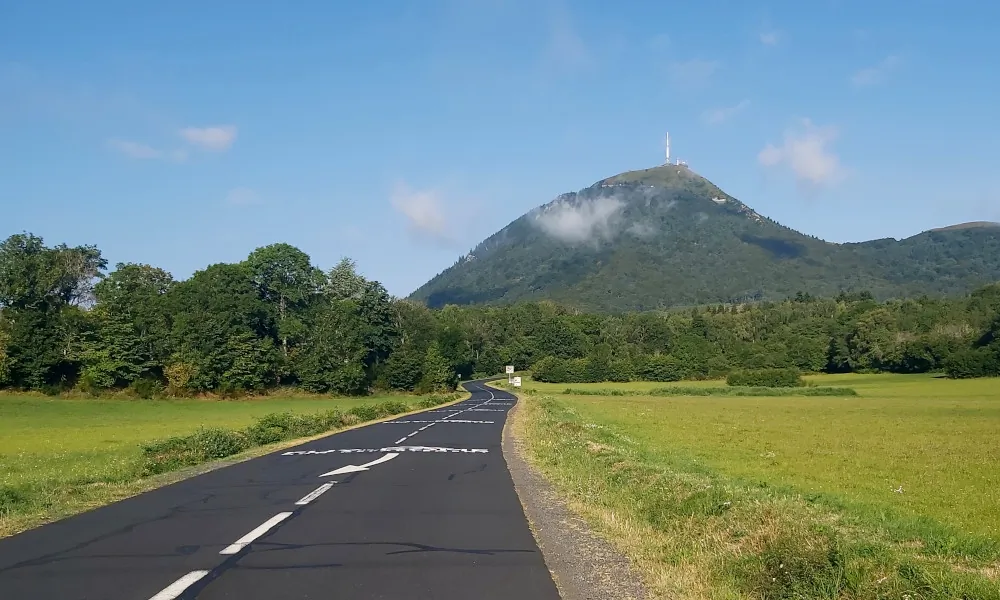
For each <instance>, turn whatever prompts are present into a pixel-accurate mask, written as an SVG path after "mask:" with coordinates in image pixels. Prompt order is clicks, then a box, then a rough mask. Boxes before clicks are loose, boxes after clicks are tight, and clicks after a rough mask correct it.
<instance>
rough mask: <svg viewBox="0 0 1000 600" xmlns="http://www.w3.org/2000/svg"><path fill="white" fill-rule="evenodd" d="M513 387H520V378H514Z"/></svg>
mask: <svg viewBox="0 0 1000 600" xmlns="http://www.w3.org/2000/svg"><path fill="white" fill-rule="evenodd" d="M514 387H521V378H520V377H515V378H514Z"/></svg>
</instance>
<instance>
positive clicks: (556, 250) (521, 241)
mask: <svg viewBox="0 0 1000 600" xmlns="http://www.w3.org/2000/svg"><path fill="white" fill-rule="evenodd" d="M996 280H1000V225H998V224H995V223H968V224H964V225H959V226H953V227H949V228H944V229H939V230H933V231H928V232H924V233H921V234H919V235H916V236H913V237H911V238H907V239H904V240H895V239H892V238H887V239H881V240H873V241H868V242H861V243H849V244H834V243H830V242H826V241H823V240H821V239H818V238H816V237H812V236H808V235H805V234H802V233H800V232H798V231H795V230H793V229H790V228H788V227H785V226H783V225H781V224H779V223H777V222H775V221H773V220H771V219H769V218H767V217H766V216H764V215H760V214H758V213H757V212H755V211H754V210H753V209H752V208H750V207H749V206H747V205H745V204H743V203H742V202H740V201H739V200H737V199H736V198H734V197H732V196H730V195H729V194H727V193H725V192H724V191H722V190H721V189H719V188H718V186H716V185H714V184H713V183H711V182H710V181H708V180H707V179H705V178H704V177H702V176H700V175H698V174H697V173H695V172H694V171H692V170H690V169H689V168H687V167H686V166H680V165H665V166H661V167H656V168H652V169H645V170H641V171H630V172H627V173H622V174H620V175H616V176H614V177H610V178H608V179H604V180H601V181H599V182H597V183H596V184H594V185H592V186H590V187H588V188H586V189H583V190H581V191H579V192H575V193H568V194H563V195H561V196H559V197H558V198H556V199H555V200H553V201H551V202H549V203H548V204H545V205H543V206H540V207H538V208H536V209H534V210H532V211H530V212H528V213H527V214H525V215H523V216H521V217H520V218H518V219H517V220H515V221H514V222H512V223H510V224H509V225H507V226H506V227H504V228H503V229H501V230H500V231H498V232H497V233H495V234H493V235H492V236H490V237H489V238H487V239H486V240H484V241H483V242H482V243H480V244H479V245H478V246H477V247H476V248H475V249H474V250H473V251H472V252H470V253H469V254H467V255H465V256H463V257H462V258H460V259H459V260H458V261H457V262H456V263H455V264H454V265H452V266H451V267H449V268H448V269H446V270H445V271H443V272H442V273H440V274H439V275H437V276H436V277H434V278H433V279H431V280H430V281H429V282H427V283H426V284H424V285H423V286H421V287H420V288H419V289H417V290H416V291H415V292H413V294H412V295H411V299H414V300H418V301H422V302H425V303H427V304H428V305H430V306H432V307H437V306H443V305H445V304H501V303H510V302H515V301H520V300H541V299H547V300H553V301H556V302H559V303H563V304H567V305H570V306H576V307H579V308H581V309H588V310H600V311H620V310H651V309H662V308H668V307H673V306H683V305H693V304H705V303H717V302H741V301H748V300H762V299H768V300H771V299H781V298H784V297H787V296H790V295H794V294H795V293H796V292H798V291H804V292H809V293H811V294H813V295H824V296H830V295H835V294H837V293H838V292H841V291H860V290H869V291H871V292H872V293H873V294H875V295H876V296H877V297H880V298H887V297H895V296H903V295H919V294H924V293H926V294H951V293H961V292H965V291H967V290H969V289H971V288H973V287H975V286H978V285H982V284H984V283H988V282H991V281H996Z"/></svg>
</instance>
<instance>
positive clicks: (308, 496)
mask: <svg viewBox="0 0 1000 600" xmlns="http://www.w3.org/2000/svg"><path fill="white" fill-rule="evenodd" d="M334 483H336V482H335V481H331V482H330V483H324V484H323V485H321V486H319V487H318V488H316V489H315V490H313V491H311V492H309V493H308V494H306V495H305V496H303V497H302V499H301V500H299V501H298V502H296V503H295V504H296V505H298V506H305V505H306V504H309V503H310V502H312V501H313V500H315V499H316V498H319V497H320V496H322V495H323V494H324V493H326V491H327V490H329V489H330V488H332V487H333V484H334Z"/></svg>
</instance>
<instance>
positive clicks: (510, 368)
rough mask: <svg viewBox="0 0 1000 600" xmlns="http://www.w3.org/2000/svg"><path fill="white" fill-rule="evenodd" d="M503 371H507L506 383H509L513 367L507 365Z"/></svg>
mask: <svg viewBox="0 0 1000 600" xmlns="http://www.w3.org/2000/svg"><path fill="white" fill-rule="evenodd" d="M505 370H506V371H507V383H510V376H511V375H513V374H514V365H507V367H506V368H505Z"/></svg>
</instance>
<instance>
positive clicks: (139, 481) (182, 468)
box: [0, 392, 467, 537]
mask: <svg viewBox="0 0 1000 600" xmlns="http://www.w3.org/2000/svg"><path fill="white" fill-rule="evenodd" d="M465 397H467V393H464V392H461V393H455V394H451V395H436V396H426V397H423V398H413V397H405V396H397V397H392V398H388V399H385V400H381V401H379V402H374V403H372V402H367V403H366V402H364V401H363V400H359V399H355V398H346V399H340V398H336V399H330V398H327V399H324V400H317V399H306V400H302V399H264V400H247V401H232V402H230V401H226V402H219V401H206V400H185V401H128V400H100V401H98V400H65V399H39V398H33V397H27V398H8V399H4V400H0V417H2V418H0V434H3V435H0V452H2V454H0V537H5V536H10V535H14V534H16V533H19V532H21V531H24V530H26V529H30V528H32V527H36V526H38V525H41V524H44V523H47V522H50V521H54V520H58V519H61V518H65V517H67V516H70V515H73V514H77V513H80V512H83V511H86V510H90V509H92V508H96V507H98V506H102V505H105V504H110V503H112V502H116V501H118V500H122V499H124V498H128V497H130V496H134V495H136V494H139V493H142V492H145V491H148V490H151V489H154V488H157V487H160V486H163V485H166V484H169V483H172V482H174V481H178V480H180V479H183V478H185V477H188V476H193V475H196V474H198V473H201V472H204V471H206V470H210V469H211V468H213V467H214V466H224V464H229V463H231V462H234V461H238V460H244V459H247V458H253V457H254V456H259V455H261V454H266V453H267V452H271V451H274V450H275V449H279V448H282V447H287V446H291V445H295V444H298V443H301V442H303V441H305V439H303V438H309V437H322V436H325V435H329V434H330V433H331V432H334V431H339V430H346V429H351V428H354V427H359V426H363V425H367V424H370V423H372V422H375V421H377V420H380V419H385V418H389V417H393V416H398V415H400V414H405V413H407V412H416V411H419V410H425V409H427V408H431V407H434V406H438V405H443V404H446V403H453V402H457V401H459V400H460V399H462V398H465ZM318 406H333V407H335V408H328V409H327V410H324V411H321V412H312V413H310V412H306V411H308V410H309V409H310V408H311V409H312V410H315V409H316V408H317V407H318ZM269 409H271V410H273V409H277V410H280V411H281V412H270V411H269ZM251 420H252V423H251V424H250V425H245V426H241V425H243V424H245V423H246V422H247V421H251ZM91 422H93V426H88V424H90V423H91ZM74 424H75V425H76V426H74ZM206 424H207V426H206ZM192 430H194V432H193V433H191V432H192ZM182 432H183V433H182ZM164 433H168V434H169V433H180V434H181V435H166V436H165V435H163V434H164ZM155 438H159V441H149V440H154V439H155ZM222 459H226V460H225V461H224V462H223V463H219V462H218V461H220V460H222ZM194 466H197V467H196V468H192V467H194Z"/></svg>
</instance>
